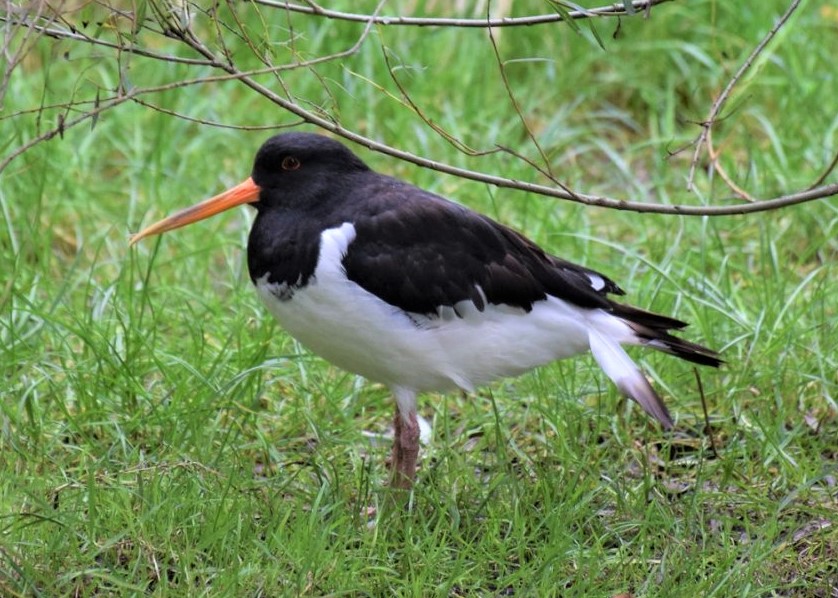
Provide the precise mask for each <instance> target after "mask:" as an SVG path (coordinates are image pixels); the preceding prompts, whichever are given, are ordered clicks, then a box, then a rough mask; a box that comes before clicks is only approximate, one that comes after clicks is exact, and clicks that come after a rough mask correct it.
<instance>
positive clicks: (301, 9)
mask: <svg viewBox="0 0 838 598" xmlns="http://www.w3.org/2000/svg"><path fill="white" fill-rule="evenodd" d="M671 1H673V0H633V1H632V3H631V6H632V7H633V10H634V12H645V13H646V14H647V15H648V12H647V11H648V10H649V9H651V7H652V6H655V5H658V4H663V3H664V2H671ZM254 3H255V4H262V5H264V6H270V7H271V8H279V9H284V10H288V11H291V12H297V13H301V14H306V15H312V16H318V17H323V18H327V19H336V20H340V21H354V22H356V23H369V22H372V23H373V24H375V25H409V26H413V27H476V28H480V29H484V28H487V27H522V26H530V25H543V24H546V23H558V22H561V21H564V17H563V16H562V15H560V14H559V13H550V14H544V15H534V16H530V17H504V18H498V19H451V18H436V17H401V16H396V17H387V16H376V17H372V16H371V15H365V14H358V13H349V12H340V11H337V10H329V9H327V8H323V7H322V6H320V5H318V4H315V3H314V2H307V3H306V4H305V5H302V4H294V3H292V2H281V1H280V0H254ZM568 14H569V15H570V17H571V18H573V19H588V18H591V17H622V16H627V15H629V14H630V13H629V11H627V10H626V6H625V3H623V2H615V3H614V4H610V5H608V6H601V7H599V8H590V9H585V10H572V11H568Z"/></svg>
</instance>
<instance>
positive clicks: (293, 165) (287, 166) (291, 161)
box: [282, 156, 300, 170]
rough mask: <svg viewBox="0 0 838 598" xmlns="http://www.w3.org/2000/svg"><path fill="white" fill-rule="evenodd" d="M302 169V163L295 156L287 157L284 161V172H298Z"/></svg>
mask: <svg viewBox="0 0 838 598" xmlns="http://www.w3.org/2000/svg"><path fill="white" fill-rule="evenodd" d="M299 167H300V161H299V160H298V159H297V158H295V157H294V156H285V157H284V158H283V159H282V170H297V169H298V168H299Z"/></svg>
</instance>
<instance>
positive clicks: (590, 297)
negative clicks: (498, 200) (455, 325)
mask: <svg viewBox="0 0 838 598" xmlns="http://www.w3.org/2000/svg"><path fill="white" fill-rule="evenodd" d="M382 178H383V179H385V177H382ZM385 180H386V181H387V182H386V184H384V185H381V186H379V185H374V186H372V188H367V189H365V190H364V195H365V202H364V204H365V205H367V206H368V207H369V211H365V213H364V212H362V213H358V212H356V213H355V214H354V218H353V220H354V224H355V230H356V238H355V240H354V241H353V242H352V243H351V244H350V246H349V249H348V252H347V255H346V257H345V258H344V262H343V263H344V267H345V268H346V273H347V276H348V277H349V279H350V280H352V281H354V282H356V283H357V284H359V285H360V286H362V287H363V288H364V289H366V290H367V291H369V292H371V293H374V294H375V295H377V296H378V297H381V298H382V299H383V300H384V301H386V302H387V303H389V304H391V305H394V306H396V307H399V308H401V309H403V310H404V311H406V312H411V313H417V314H424V315H430V316H433V315H435V314H437V313H438V308H440V307H441V306H454V305H456V304H457V303H459V302H460V301H464V300H470V301H472V302H473V303H474V304H475V306H476V307H477V308H478V309H479V310H481V311H482V310H483V309H484V307H485V302H488V303H491V304H496V305H501V304H504V305H511V306H515V307H520V308H522V309H524V310H526V311H529V310H531V309H532V305H533V303H534V302H536V301H540V300H543V299H545V298H546V297H547V295H553V296H555V297H558V298H560V299H564V300H566V301H569V302H570V303H573V304H575V305H579V306H581V307H588V308H597V307H601V308H605V309H610V307H611V306H612V303H611V301H610V300H608V299H607V298H606V295H607V294H608V293H614V294H623V291H622V290H621V289H620V288H619V287H618V286H617V285H616V284H615V283H614V282H613V281H611V280H610V279H608V278H607V277H606V276H604V275H602V274H600V273H598V272H595V271H593V270H589V269H587V268H583V267H581V266H577V265H575V264H572V263H570V262H567V261H565V260H562V259H560V258H557V257H554V256H551V255H548V254H547V253H545V252H544V251H543V250H542V249H541V248H540V247H538V246H537V245H536V244H535V243H533V242H532V241H530V240H529V239H527V238H526V237H524V236H523V235H521V234H519V233H517V232H515V231H514V230H512V229H510V228H508V227H506V226H503V225H501V224H498V223H497V222H495V221H493V220H491V219H490V218H488V217H486V216H482V215H480V214H478V213H476V212H473V211H471V210H468V209H467V208H464V207H462V206H459V205H457V204H454V203H452V202H449V201H447V200H445V199H443V198H441V197H438V196H436V195H433V194H430V193H427V192H424V191H420V190H419V189H417V188H415V187H413V186H410V185H407V184H404V183H400V182H398V181H395V180H393V179H389V178H386V179H385ZM370 198H375V201H374V202H373V203H374V204H375V205H373V203H371V202H370ZM478 287H479V289H478ZM481 291H482V293H481ZM484 297H485V301H484Z"/></svg>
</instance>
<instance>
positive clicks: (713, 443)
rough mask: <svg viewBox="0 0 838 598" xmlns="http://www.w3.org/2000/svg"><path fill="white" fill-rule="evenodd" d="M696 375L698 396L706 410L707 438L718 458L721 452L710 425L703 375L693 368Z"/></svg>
mask: <svg viewBox="0 0 838 598" xmlns="http://www.w3.org/2000/svg"><path fill="white" fill-rule="evenodd" d="M693 374H695V383H696V384H697V385H698V395H699V396H700V397H701V408H702V409H703V410H704V429H705V431H706V433H707V437H708V438H710V448H711V449H713V455H715V456H718V455H719V451H718V450H716V439H715V438H714V437H713V428H712V426H711V425H710V414H709V412H708V411H707V397H705V396H704V385H703V384H702V383H701V375H700V374H699V373H698V368H693Z"/></svg>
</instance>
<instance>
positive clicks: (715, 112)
mask: <svg viewBox="0 0 838 598" xmlns="http://www.w3.org/2000/svg"><path fill="white" fill-rule="evenodd" d="M800 1H801V0H792V3H791V4H790V5H789V7H788V9H786V12H785V13H783V16H781V17H780V18H779V19H778V20H777V22H776V23H774V27H772V28H771V31H769V32H768V34H767V35H766V36H765V37H764V38H763V39H762V41H760V42H759V44H757V47H756V48H754V49H753V51H752V52H751V53H750V54H749V55H748V57H747V58H746V59H745V62H743V63H742V65H741V66H740V67H739V69H738V70H737V71H736V73H734V75H733V77H732V78H731V79H730V81H728V84H727V86H726V87H725V88H724V90H723V91H722V93H721V94H719V97H717V98H716V100H715V101H714V102H713V105H712V106H711V107H710V113H709V114H708V115H707V118H705V119H704V122H703V123H701V134H700V135H699V136H698V139H697V140H696V142H695V153H694V154H693V159H692V162H691V163H690V174H689V176H688V177H687V191H692V190H693V180H694V179H695V170H696V167H697V166H698V161H699V158H700V156H701V149H702V148H703V147H704V144H705V142H706V141H707V135H708V133H709V131H710V128H711V127H712V126H713V124H714V123H715V122H716V118H718V116H719V113H720V112H721V111H722V106H724V104H725V102H727V99H728V98H729V97H730V94H731V93H732V92H733V89H734V88H735V87H736V85H737V84H738V83H739V81H740V80H741V79H742V77H743V76H744V75H745V73H746V72H748V69H750V68H751V66H753V64H754V62H755V61H756V59H757V57H758V56H759V55H760V54H761V53H762V51H763V50H764V49H765V48H766V46H768V44H769V42H770V41H771V40H772V39H774V36H776V35H777V32H778V31H780V29H782V28H783V25H785V24H786V22H787V21H788V20H789V18H790V17H791V15H792V14H793V13H794V11H795V10H797V7H798V6H800Z"/></svg>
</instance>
